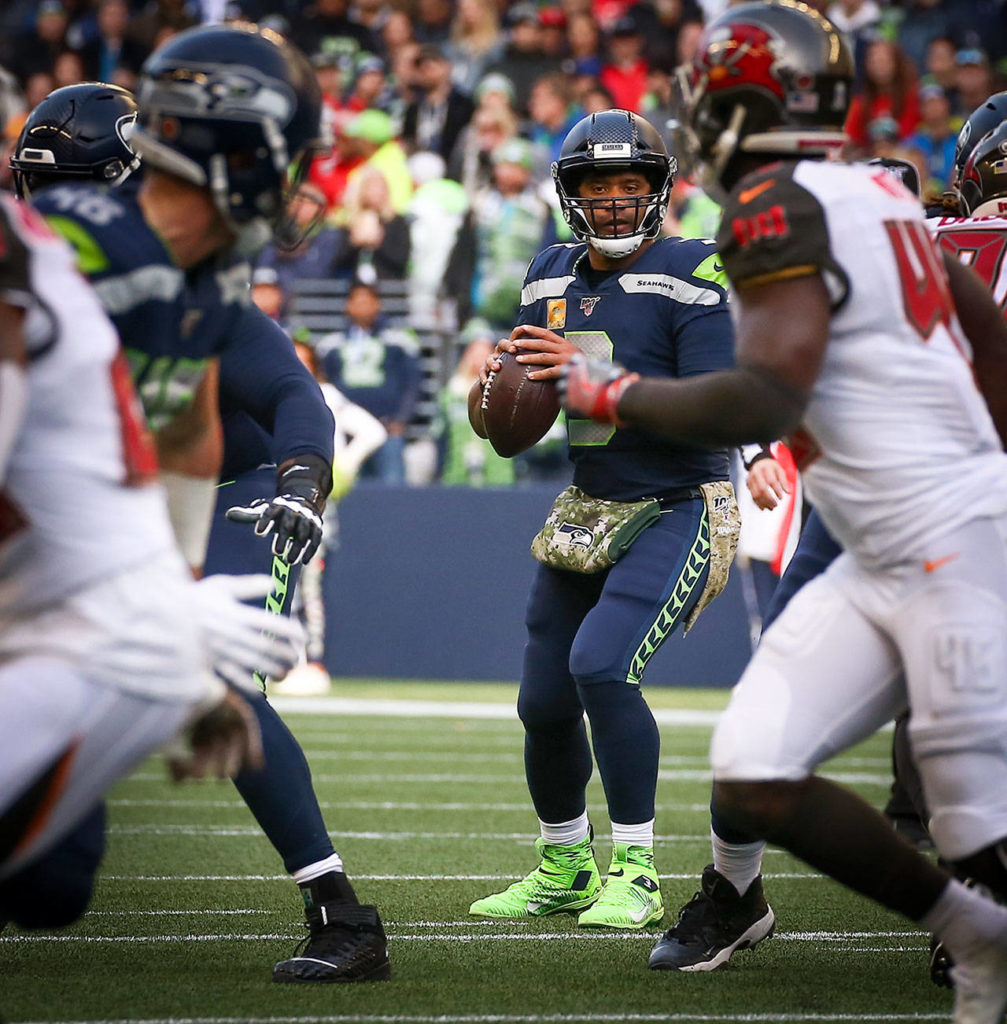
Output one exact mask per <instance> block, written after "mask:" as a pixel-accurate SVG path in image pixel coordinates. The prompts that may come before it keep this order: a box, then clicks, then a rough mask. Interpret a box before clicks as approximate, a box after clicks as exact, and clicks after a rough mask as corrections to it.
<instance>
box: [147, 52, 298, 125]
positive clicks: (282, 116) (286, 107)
mask: <svg viewBox="0 0 1007 1024" xmlns="http://www.w3.org/2000/svg"><path fill="white" fill-rule="evenodd" d="M296 102H297V101H296V97H295V96H294V93H293V91H292V90H291V89H289V88H287V87H286V86H285V85H284V83H283V82H280V81H278V80H277V79H275V78H267V77H266V76H265V75H262V74H260V73H259V72H257V71H256V70H255V69H254V68H249V67H238V68H234V67H228V66H226V65H224V66H222V65H203V66H199V65H193V66H192V67H187V68H186V69H185V73H184V74H183V73H181V72H179V73H176V74H175V75H174V76H170V75H169V76H166V77H162V78H160V79H157V80H153V81H152V80H150V79H148V80H147V81H146V82H144V83H143V85H142V86H141V91H140V103H141V104H142V105H151V106H154V107H157V108H159V109H160V111H161V112H162V113H165V114H183V115H186V116H188V117H219V118H222V119H232V118H236V119H239V120H243V119H248V120H259V119H260V118H263V117H268V118H270V119H271V120H273V121H275V122H276V123H277V124H278V125H280V126H281V127H282V126H283V125H286V124H288V123H289V121H290V118H291V116H292V115H293V112H294V108H295V106H296Z"/></svg>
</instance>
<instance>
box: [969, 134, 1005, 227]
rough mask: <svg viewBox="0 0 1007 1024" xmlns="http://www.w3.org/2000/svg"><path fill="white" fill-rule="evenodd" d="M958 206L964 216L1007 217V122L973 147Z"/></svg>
mask: <svg viewBox="0 0 1007 1024" xmlns="http://www.w3.org/2000/svg"><path fill="white" fill-rule="evenodd" d="M958 205H959V208H960V210H961V213H962V216H964V217H1003V216H1005V215H1007V121H1001V122H1000V123H999V124H998V125H997V126H996V128H994V129H993V131H991V132H987V134H986V135H984V136H983V137H982V138H981V139H980V140H979V142H978V143H977V144H976V145H975V146H973V147H972V149H971V152H970V153H969V157H968V160H966V161H965V167H964V169H963V170H962V175H961V181H960V182H959V184H958Z"/></svg>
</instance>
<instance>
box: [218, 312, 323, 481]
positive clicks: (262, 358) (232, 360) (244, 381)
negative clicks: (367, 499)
mask: <svg viewBox="0 0 1007 1024" xmlns="http://www.w3.org/2000/svg"><path fill="white" fill-rule="evenodd" d="M220 391H221V399H222V401H227V402H229V403H230V404H231V405H232V406H233V407H236V408H239V409H242V410H243V411H245V412H247V413H248V414H249V415H250V416H252V418H253V419H255V421H256V422H257V423H258V424H259V425H260V426H261V427H262V428H263V429H264V430H265V431H266V432H267V433H269V434H270V435H271V436H272V439H273V441H272V455H273V459H274V461H275V462H276V463H277V465H282V464H283V463H284V462H286V461H288V460H289V459H291V458H293V457H294V456H297V455H317V456H318V457H319V458H321V459H323V460H324V461H325V462H326V463H329V464H330V465H331V463H332V451H333V443H334V442H333V438H334V436H335V424H334V421H333V419H332V413H331V412H330V411H329V407H328V406H327V405H326V404H325V399H324V397H323V396H322V392H321V389H320V388H319V386H318V382H317V381H316V380H315V379H314V377H312V376H311V373H310V371H309V370H308V368H307V367H306V366H305V365H304V364H303V363H302V362H301V361H300V359H298V358H297V354H296V352H295V351H294V346H293V343H292V342H291V340H290V339H289V338H288V337H287V335H286V334H285V333H284V331H283V329H282V328H281V327H279V325H278V324H276V323H275V322H274V321H272V320H270V318H269V317H267V316H266V315H265V314H264V313H263V312H262V311H261V310H259V309H257V308H256V307H254V306H251V307H249V308H248V309H247V310H245V312H244V315H243V316H242V317H241V320H240V322H239V324H238V327H237V330H236V331H235V332H234V333H233V335H232V336H231V338H230V339H229V340H228V345H227V347H226V348H225V350H224V352H223V355H222V357H221V360H220Z"/></svg>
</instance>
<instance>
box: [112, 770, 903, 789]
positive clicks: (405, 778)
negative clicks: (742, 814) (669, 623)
mask: <svg viewBox="0 0 1007 1024" xmlns="http://www.w3.org/2000/svg"><path fill="white" fill-rule="evenodd" d="M820 774H821V777H822V778H825V779H831V780H832V781H833V782H844V783H846V784H847V785H854V784H856V785H871V786H886V787H887V786H890V785H891V784H892V776H891V773H890V772H889V773H885V774H876V773H873V772H821V773H820ZM311 777H312V778H313V779H314V780H315V782H341V783H353V784H359V783H372V782H373V783H382V782H395V783H402V784H408V783H429V782H445V783H452V784H454V783H463V784H465V785H468V786H473V785H492V786H500V785H510V786H521V787H522V788H524V787H525V786H527V782H526V781H525V777H524V776H523V775H472V774H459V775H455V774H449V773H446V772H445V773H440V772H434V773H430V774H426V775H419V774H409V775H392V774H386V773H382V774H380V775H357V774H355V773H354V772H346V773H345V774H342V775H335V774H328V773H325V772H312V773H311ZM657 777H658V779H660V780H661V781H662V782H703V783H707V784H709V783H710V782H711V781H712V779H713V776H712V775H711V774H710V772H709V771H708V770H699V769H695V770H690V769H685V768H683V769H671V770H667V771H659V772H658V773H657ZM166 779H167V774H166V773H161V772H137V773H136V774H135V775H131V776H129V778H128V779H125V780H124V781H123V783H122V784H123V785H128V784H129V783H130V782H164V781H165V780H166Z"/></svg>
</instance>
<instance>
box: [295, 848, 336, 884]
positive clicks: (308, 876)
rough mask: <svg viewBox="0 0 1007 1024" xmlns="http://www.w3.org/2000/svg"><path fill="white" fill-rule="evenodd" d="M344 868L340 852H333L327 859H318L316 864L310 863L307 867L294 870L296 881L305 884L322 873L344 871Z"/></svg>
mask: <svg viewBox="0 0 1007 1024" xmlns="http://www.w3.org/2000/svg"><path fill="white" fill-rule="evenodd" d="M342 870H343V859H342V857H340V856H339V854H338V853H334V854H332V856H330V857H326V858H325V860H316V861H315V863H314V864H309V865H308V866H307V867H306V868H300V869H298V870H297V871H295V872H294V881H295V882H296V883H297V884H298V885H304V883H305V882H310V881H312V880H313V879H315V878H318V877H319V876H321V875H326V874H328V873H329V872H330V871H342Z"/></svg>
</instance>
